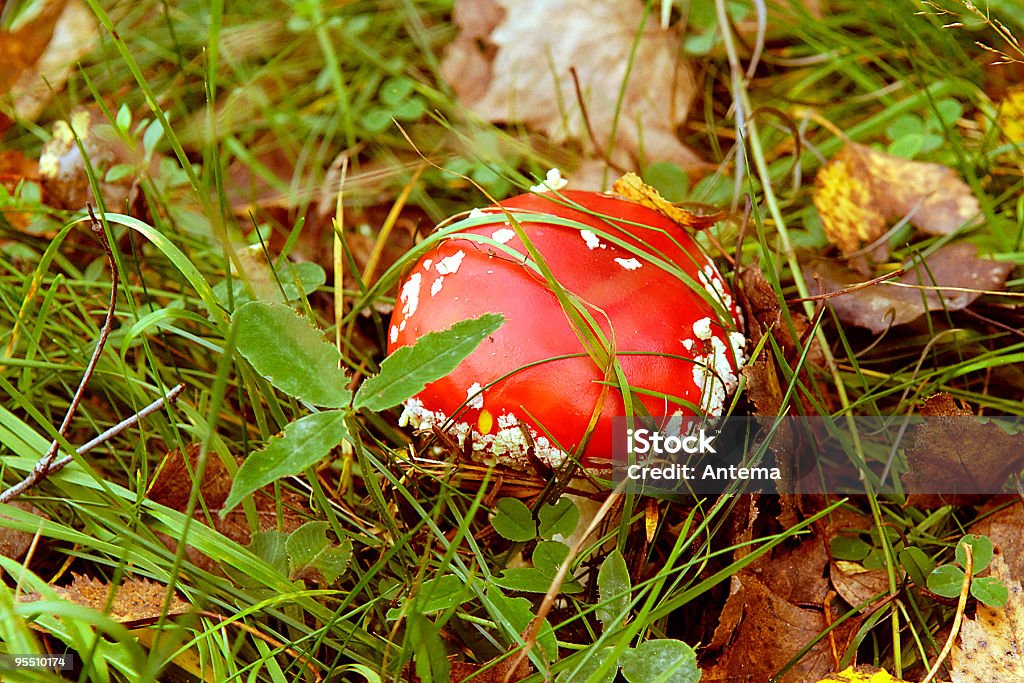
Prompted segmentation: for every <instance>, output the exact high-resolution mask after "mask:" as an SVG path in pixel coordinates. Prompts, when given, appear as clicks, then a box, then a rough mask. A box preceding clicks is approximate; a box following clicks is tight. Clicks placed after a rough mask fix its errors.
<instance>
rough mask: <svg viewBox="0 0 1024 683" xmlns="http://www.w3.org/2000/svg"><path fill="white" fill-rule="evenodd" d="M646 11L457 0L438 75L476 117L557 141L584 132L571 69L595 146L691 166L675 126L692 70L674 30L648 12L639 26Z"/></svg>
mask: <svg viewBox="0 0 1024 683" xmlns="http://www.w3.org/2000/svg"><path fill="white" fill-rule="evenodd" d="M646 16H647V15H646V13H645V12H644V10H643V4H642V3H641V2H639V0H558V1H557V2H556V1H553V0H522V1H517V2H512V0H460V1H459V2H456V4H455V10H454V17H455V21H456V23H458V24H459V25H460V27H461V28H462V33H461V34H460V36H459V37H458V38H457V39H456V40H455V41H454V42H453V43H452V44H451V45H450V46H449V48H448V50H447V51H446V53H445V58H444V61H443V63H442V65H441V73H442V75H443V77H444V79H445V80H446V81H447V82H448V83H449V84H450V85H451V87H452V89H453V90H454V91H455V93H456V95H458V97H459V99H460V100H461V101H462V103H463V104H465V105H466V106H467V107H468V108H469V109H471V110H472V111H473V112H475V113H476V114H477V115H479V116H480V117H481V118H483V119H485V120H487V121H490V122H493V123H513V122H520V123H523V124H526V125H527V126H529V127H531V128H533V129H535V130H538V131H541V132H543V133H545V134H546V135H548V136H549V137H550V138H551V139H552V141H554V142H555V143H560V142H564V141H566V140H578V141H579V140H589V133H588V131H587V126H586V122H585V121H584V118H583V115H582V112H581V109H580V105H579V103H578V101H577V96H576V88H575V85H574V82H573V77H572V73H571V70H573V69H575V71H576V74H577V77H578V80H579V87H580V91H581V95H582V100H583V102H584V105H585V109H586V114H587V117H588V119H589V122H590V128H591V130H592V131H593V134H594V137H595V138H596V141H597V144H598V145H600V147H601V151H602V152H603V151H605V150H608V149H609V145H610V143H612V142H613V141H614V145H613V148H612V151H611V158H612V160H613V161H615V162H616V163H617V164H619V165H620V166H625V167H635V166H636V164H637V162H638V161H639V160H640V159H641V157H642V158H643V160H644V162H645V163H650V162H653V161H671V162H673V163H676V164H678V165H680V166H694V165H697V164H699V163H700V160H699V158H698V157H697V155H696V154H694V153H693V152H692V151H691V150H689V149H688V148H687V147H685V146H684V145H683V144H682V143H681V142H680V141H679V140H678V138H677V137H676V132H675V129H676V127H677V126H678V125H680V124H681V123H683V122H684V121H685V120H686V115H687V111H688V110H689V108H690V104H691V102H692V101H693V98H694V94H695V92H696V85H695V81H694V77H693V75H692V73H691V70H690V67H689V65H688V64H687V63H685V62H683V61H682V60H681V59H680V57H679V44H680V38H679V35H678V33H677V32H676V31H675V30H664V29H662V28H660V27H659V26H657V24H656V21H655V20H653V19H651V18H647V19H646V23H645V24H643V26H641V22H642V21H644V17H646ZM638 33H639V40H637V37H638ZM620 94H621V98H620ZM620 99H621V101H620ZM587 145H588V146H589V145H590V143H589V141H588V142H587Z"/></svg>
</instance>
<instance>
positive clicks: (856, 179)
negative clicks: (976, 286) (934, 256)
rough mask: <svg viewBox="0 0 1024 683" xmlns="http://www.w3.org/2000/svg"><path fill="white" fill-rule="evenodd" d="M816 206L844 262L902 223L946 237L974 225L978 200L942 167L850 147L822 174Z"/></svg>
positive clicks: (947, 169)
mask: <svg viewBox="0 0 1024 683" xmlns="http://www.w3.org/2000/svg"><path fill="white" fill-rule="evenodd" d="M815 184H816V187H815V191H814V205H815V206H816V207H817V208H818V213H820V214H821V220H822V223H823V225H824V229H825V235H826V236H827V237H828V239H829V241H830V242H831V243H832V244H834V245H836V246H837V247H839V250H840V251H841V252H842V253H843V255H844V256H849V255H851V254H853V253H855V252H857V251H859V250H860V249H861V248H862V247H863V246H864V245H866V244H870V243H872V242H874V241H875V240H877V239H879V238H880V237H882V236H883V235H884V234H885V233H886V231H887V230H888V228H889V224H890V223H891V222H892V223H894V222H896V221H898V220H901V219H903V218H909V220H910V223H912V224H913V225H914V226H916V227H917V228H918V229H919V230H920V231H922V232H925V233H928V234H930V235H946V234H949V233H951V232H953V231H954V230H956V229H957V228H959V227H960V226H962V225H964V224H965V223H968V222H970V221H972V220H974V219H975V218H976V217H977V216H978V213H979V211H980V207H979V204H978V199H977V198H976V197H975V196H974V194H973V193H972V192H971V188H970V186H969V185H967V183H965V182H964V181H963V180H961V179H960V178H959V177H957V175H956V173H954V172H953V170H952V169H950V168H948V167H946V166H943V165H941V164H932V163H926V162H921V161H909V160H907V159H902V158H900V157H895V156H892V155H891V154H886V153H885V152H879V151H877V150H874V149H872V148H870V147H867V146H865V145H859V144H856V143H850V144H848V145H847V146H846V147H844V148H843V149H841V150H840V151H839V153H838V154H836V155H835V157H833V158H832V160H831V161H829V162H828V163H827V164H825V166H824V167H822V169H821V170H820V171H818V177H817V180H816V183H815Z"/></svg>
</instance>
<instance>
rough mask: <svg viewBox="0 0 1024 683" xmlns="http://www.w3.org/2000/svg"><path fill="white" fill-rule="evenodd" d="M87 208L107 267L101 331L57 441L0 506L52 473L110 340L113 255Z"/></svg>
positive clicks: (114, 292) (114, 272)
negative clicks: (107, 296) (62, 441)
mask: <svg viewBox="0 0 1024 683" xmlns="http://www.w3.org/2000/svg"><path fill="white" fill-rule="evenodd" d="M88 208H89V218H90V219H91V223H90V229H91V230H92V232H93V234H94V235H95V236H96V239H98V240H99V241H100V244H101V245H103V251H104V253H105V254H106V257H107V265H108V266H109V267H110V281H111V286H110V304H109V305H108V306H107V316H106V318H105V319H104V320H103V327H102V328H101V329H100V336H99V339H97V340H96V348H95V349H93V352H92V357H91V358H90V359H89V363H88V365H86V366H85V371H84V372H83V373H82V381H81V382H79V383H78V389H76V390H75V395H74V396H73V397H72V399H71V405H69V406H68V411H67V413H65V414H64V421H63V422H61V424H60V428H59V429H58V430H57V434H58V438H56V439H54V440H53V443H51V444H50V448H49V450H47V451H46V455H44V456H43V457H42V458H40V459H39V461H38V462H37V463H36V465H35V467H33V468H32V471H31V472H29V474H28V476H27V477H25V479H23V480H22V481H21V482H19V483H17V484H15V485H14V486H12V487H11V488H9V489H7V490H6V491H4V492H3V493H2V494H0V503H6V502H8V501H10V500H13V499H14V498H16V497H17V496H19V495H21V494H22V493H24V492H25V491H27V490H29V489H30V488H32V487H33V486H35V485H36V484H38V483H39V482H40V481H42V480H43V479H45V478H46V477H47V476H48V475H49V474H50V472H51V471H52V468H53V462H54V460H56V458H57V450H58V449H59V448H60V439H61V438H63V437H64V435H65V434H67V431H68V427H70V426H71V420H72V419H74V417H75V413H76V412H77V411H78V406H79V404H80V403H81V402H82V396H83V395H84V394H85V387H86V385H87V384H88V383H89V379H90V378H91V377H92V373H93V372H94V371H95V370H96V364H97V363H98V362H99V359H100V354H101V353H103V347H104V345H105V344H106V343H107V337H109V336H110V331H111V329H112V328H113V324H114V306H115V304H116V303H117V284H118V272H117V266H116V265H115V264H114V252H113V251H111V249H110V242H109V241H108V240H107V234H106V233H105V232H104V231H103V224H102V223H100V221H99V220H98V219H97V218H96V214H95V213H93V210H92V205H91V204H90V205H89V207H88Z"/></svg>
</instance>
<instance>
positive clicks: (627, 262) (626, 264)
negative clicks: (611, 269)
mask: <svg viewBox="0 0 1024 683" xmlns="http://www.w3.org/2000/svg"><path fill="white" fill-rule="evenodd" d="M615 262H616V263H618V264H619V265H620V266H622V267H623V268H625V269H626V270H636V269H637V268H639V267H640V262H639V261H637V260H636V259H635V258H617V259H615Z"/></svg>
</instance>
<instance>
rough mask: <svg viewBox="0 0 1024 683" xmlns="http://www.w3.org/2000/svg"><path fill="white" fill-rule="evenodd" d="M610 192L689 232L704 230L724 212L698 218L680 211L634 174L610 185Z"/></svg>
mask: <svg viewBox="0 0 1024 683" xmlns="http://www.w3.org/2000/svg"><path fill="white" fill-rule="evenodd" d="M612 192H615V193H616V194H618V195H619V196H622V197H625V198H626V199H631V200H633V201H634V202H636V203H637V204H640V205H642V206H646V207H647V208H649V209H654V210H655V211H657V212H658V213H660V214H661V215H663V216H665V217H666V218H668V219H669V220H671V221H672V222H674V223H675V224H676V225H678V226H679V227H681V228H688V229H690V230H704V229H706V228H710V227H711V226H712V225H714V224H715V223H717V222H718V221H720V220H722V219H723V218H724V217H725V212H724V211H718V212H716V213H713V214H710V215H707V216H698V215H697V214H695V213H692V212H690V211H687V210H686V209H682V208H680V207H678V206H676V205H675V204H673V203H672V202H670V201H668V200H667V199H665V198H664V197H662V196H661V194H660V193H659V192H658V191H657V190H655V189H654V188H653V187H651V186H650V185H648V184H647V183H645V182H644V181H643V180H641V179H640V176H638V175H637V174H636V173H627V174H625V175H624V176H622V177H621V178H619V179H618V180H616V181H615V183H614V184H613V185H612Z"/></svg>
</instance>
